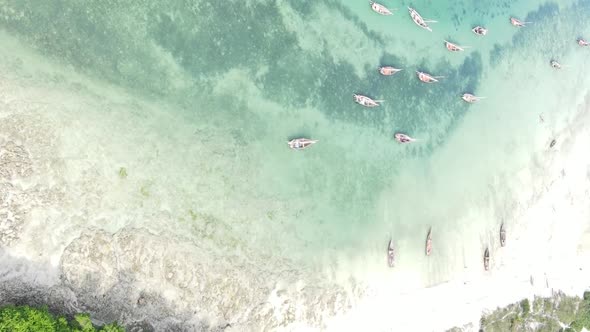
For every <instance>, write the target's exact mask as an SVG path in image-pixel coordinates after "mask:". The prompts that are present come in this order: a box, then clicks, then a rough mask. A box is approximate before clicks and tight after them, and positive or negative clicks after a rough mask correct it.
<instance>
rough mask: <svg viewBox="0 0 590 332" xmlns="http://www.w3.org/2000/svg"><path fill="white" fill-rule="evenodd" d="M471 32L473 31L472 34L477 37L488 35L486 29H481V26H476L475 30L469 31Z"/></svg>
mask: <svg viewBox="0 0 590 332" xmlns="http://www.w3.org/2000/svg"><path fill="white" fill-rule="evenodd" d="M471 31H473V33H474V34H476V35H479V36H485V35H487V33H488V29H486V28H484V27H482V26H479V25H478V26H476V27H475V28H473V29H471Z"/></svg>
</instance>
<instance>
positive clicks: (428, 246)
mask: <svg viewBox="0 0 590 332" xmlns="http://www.w3.org/2000/svg"><path fill="white" fill-rule="evenodd" d="M430 253H432V227H430V229H428V235H426V256H430Z"/></svg>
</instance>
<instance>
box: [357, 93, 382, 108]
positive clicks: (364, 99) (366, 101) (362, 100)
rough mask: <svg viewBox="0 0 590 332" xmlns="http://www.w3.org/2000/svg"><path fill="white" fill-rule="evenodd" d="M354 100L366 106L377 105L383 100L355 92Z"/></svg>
mask: <svg viewBox="0 0 590 332" xmlns="http://www.w3.org/2000/svg"><path fill="white" fill-rule="evenodd" d="M353 97H354V102H355V103H357V104H359V105H362V106H365V107H377V106H379V103H380V102H383V100H373V99H371V98H369V97H367V96H363V95H357V94H354V95H353Z"/></svg>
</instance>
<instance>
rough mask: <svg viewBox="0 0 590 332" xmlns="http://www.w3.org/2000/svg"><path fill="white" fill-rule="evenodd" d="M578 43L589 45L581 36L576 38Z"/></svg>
mask: <svg viewBox="0 0 590 332" xmlns="http://www.w3.org/2000/svg"><path fill="white" fill-rule="evenodd" d="M578 45H580V46H590V43H589V42H587V41H585V40H584V39H583V38H580V39H578Z"/></svg>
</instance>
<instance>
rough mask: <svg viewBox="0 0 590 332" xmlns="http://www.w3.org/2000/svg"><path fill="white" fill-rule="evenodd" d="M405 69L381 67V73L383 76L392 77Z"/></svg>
mask: <svg viewBox="0 0 590 332" xmlns="http://www.w3.org/2000/svg"><path fill="white" fill-rule="evenodd" d="M402 70H403V69H398V68H394V67H391V66H383V67H379V73H380V74H381V75H383V76H391V75H393V74H395V73H397V72H400V71H402Z"/></svg>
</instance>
